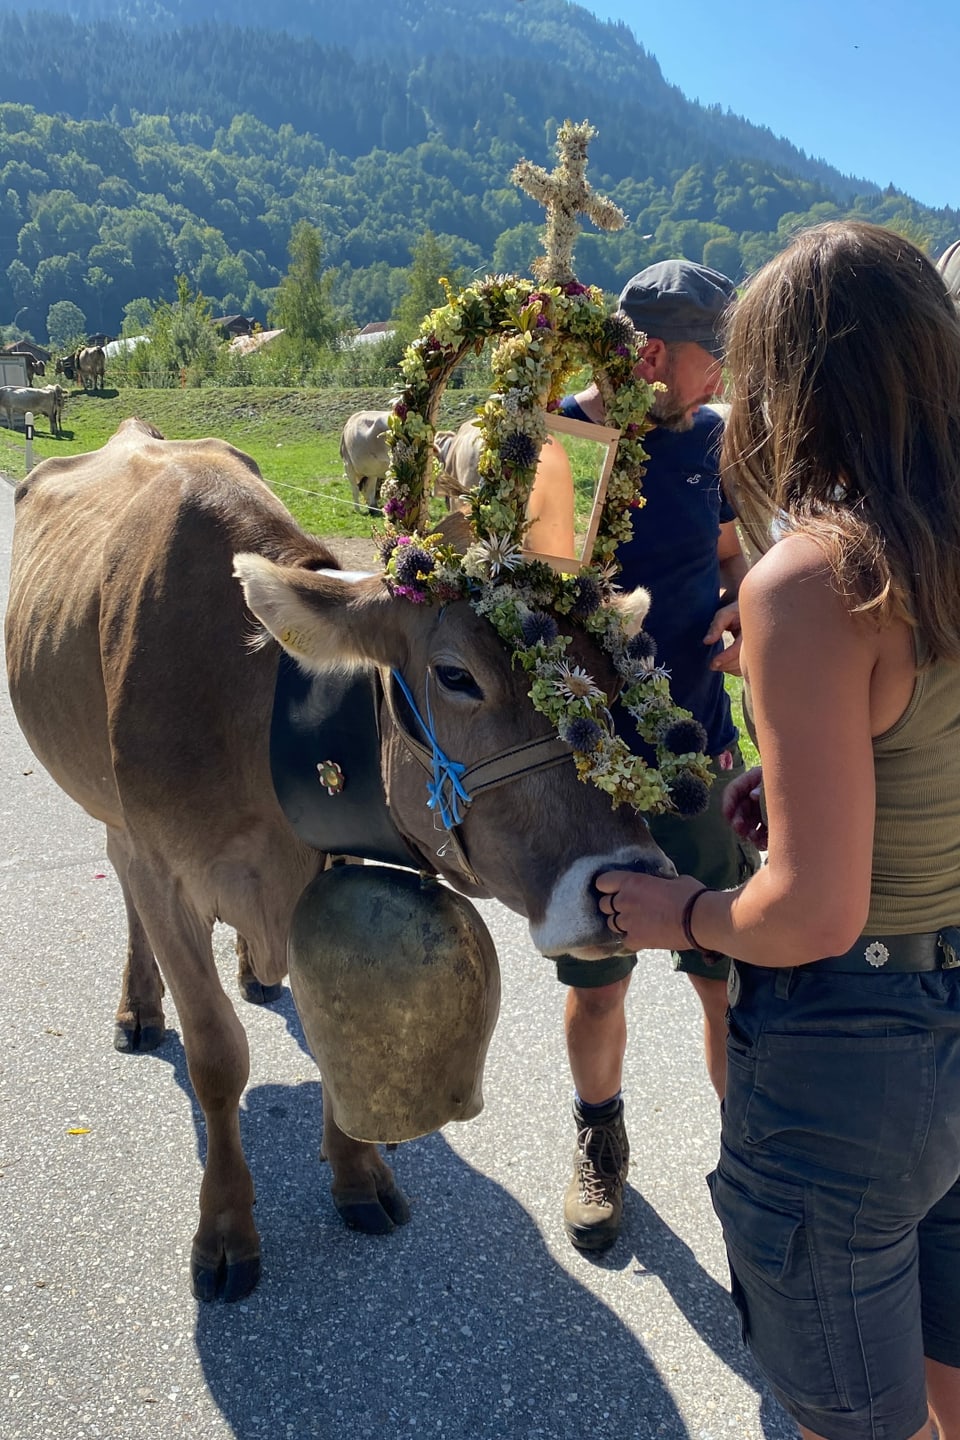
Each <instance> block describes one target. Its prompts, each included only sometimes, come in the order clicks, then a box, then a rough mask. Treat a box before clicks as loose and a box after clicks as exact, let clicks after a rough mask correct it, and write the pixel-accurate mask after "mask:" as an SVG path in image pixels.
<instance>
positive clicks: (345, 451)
mask: <svg viewBox="0 0 960 1440" xmlns="http://www.w3.org/2000/svg"><path fill="white" fill-rule="evenodd" d="M389 414H390V411H389V410H358V411H357V412H356V414H355V415H351V416H350V417H349V419H348V420H347V423H346V424H345V425H344V427H343V434H342V435H341V436H340V459H341V460H342V461H343V469H344V472H345V474H346V477H347V479H348V480H349V481H350V489H351V490H352V491H353V501H354V504H355V505H356V506H357V507H358V509H360V510H363V511H366V512H367V513H368V514H369V512H370V511H371V510H374V509H377V508H379V503H380V484H381V481H382V480H383V478H384V476H385V475H386V473H387V467H388V466H389V464H390V452H389V450H388V449H387V418H388V416H389Z"/></svg>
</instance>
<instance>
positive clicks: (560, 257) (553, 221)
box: [510, 120, 627, 285]
mask: <svg viewBox="0 0 960 1440" xmlns="http://www.w3.org/2000/svg"><path fill="white" fill-rule="evenodd" d="M596 133H597V132H596V130H595V129H594V128H593V126H592V125H591V124H589V122H588V121H586V120H584V121H582V122H581V124H579V125H575V124H574V123H573V121H572V120H565V121H564V122H563V124H562V125H561V126H560V129H559V130H558V131H557V158H558V161H559V163H558V165H557V168H556V169H555V170H552V171H548V170H544V168H543V166H542V165H532V164H531V163H530V161H529V160H521V161H520V162H519V163H518V164H517V165H516V166H514V169H513V172H512V174H511V176H510V178H511V180H513V182H514V184H515V185H519V186H520V188H521V189H522V190H525V191H526V192H527V194H528V195H530V196H531V197H532V198H533V199H534V200H538V201H539V202H540V204H541V205H543V206H544V208H545V209H546V212H547V225H546V231H545V235H544V249H545V252H546V253H545V254H543V255H541V256H539V257H538V259H536V260H535V261H534V263H533V272H534V274H535V275H536V277H537V279H538V281H539V282H540V284H541V285H569V284H571V283H572V282H573V281H575V280H576V278H577V277H576V275H575V274H574V272H573V247H574V245H575V244H576V242H577V235H578V234H579V231H580V226H579V223H578V221H577V216H578V215H586V216H587V218H588V219H590V220H592V221H593V223H594V225H596V226H597V228H598V229H599V230H620V229H622V228H623V226H624V225H625V224H626V220H627V217H626V216H625V215H624V213H623V211H622V210H621V209H620V208H619V206H617V205H614V203H613V201H612V200H607V199H606V198H605V197H604V196H602V195H597V194H596V193H595V191H594V190H593V189H592V188H591V187H590V185H588V183H587V180H586V177H585V173H584V172H585V171H586V168H587V146H588V145H589V143H590V141H591V140H592V139H593V137H594V135H596Z"/></svg>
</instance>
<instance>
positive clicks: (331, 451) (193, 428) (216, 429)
mask: <svg viewBox="0 0 960 1440" xmlns="http://www.w3.org/2000/svg"><path fill="white" fill-rule="evenodd" d="M390 398H391V397H390V394H389V392H387V391H385V390H336V389H330V390H281V389H267V388H257V387H252V386H251V387H244V388H239V389H233V390H222V389H212V388H211V389H202V390H196V389H189V390H187V389H185V390H134V389H129V390H122V391H119V392H118V391H117V390H115V389H111V388H110V387H109V386H108V387H107V389H106V390H105V391H104V393H103V394H88V393H85V392H84V391H82V390H76V391H73V390H72V391H70V393H69V397H68V400H67V405H66V408H65V411H64V417H63V432H64V433H63V436H62V437H61V438H60V439H56V438H54V437H53V436H51V435H50V434H49V430H48V428H47V421H46V418H45V417H41V419H40V421H39V424H38V426H37V429H36V432H35V438H34V442H33V453H34V463H35V464H36V463H38V462H39V461H40V460H45V459H46V458H47V457H48V456H51V455H80V454H83V453H85V452H86V451H88V450H98V449H99V448H100V447H101V445H103V444H104V443H105V442H106V441H107V440H108V439H109V438H110V436H111V435H112V434H113V432H114V431H115V430H116V428H117V426H118V425H119V424H120V422H121V420H124V419H126V418H127V417H128V416H131V415H137V416H139V417H140V418H141V419H143V420H148V421H149V422H150V424H152V425H155V426H156V428H157V429H158V430H161V431H162V432H163V434H164V435H166V437H167V438H168V439H169V440H189V439H192V438H194V437H197V436H205V435H215V436H217V437H218V438H219V439H221V440H227V441H229V443H230V444H231V445H235V446H236V447H237V449H239V450H243V451H245V452H246V453H247V454H248V455H250V456H251V457H252V458H253V459H254V460H255V461H256V463H257V465H258V466H259V468H260V471H261V474H262V475H263V476H264V478H265V479H266V480H267V481H268V483H269V484H270V485H271V486H272V487H273V488H274V489H275V490H276V492H277V494H278V495H279V496H280V498H281V499H282V500H283V502H284V504H285V505H287V506H288V507H289V509H290V510H291V511H292V512H293V514H294V515H295V516H296V518H297V520H298V521H299V522H300V524H301V525H303V527H304V528H305V529H306V530H310V531H312V532H313V533H314V534H316V535H324V536H342V537H361V538H367V537H369V536H370V534H371V529H372V522H371V520H370V517H369V516H365V515H359V514H358V513H357V512H356V510H355V509H354V507H353V502H352V500H351V497H350V487H349V485H348V484H347V482H346V480H345V479H344V477H343V467H342V465H341V461H340V431H341V430H342V428H343V424H344V421H345V420H346V418H347V416H348V415H351V414H352V413H353V412H354V411H355V410H379V409H385V408H386V407H387V406H388V404H389V402H390ZM480 398H481V397H478V396H476V395H473V394H471V393H469V392H467V391H465V390H449V389H448V391H447V393H446V395H445V396H444V402H443V406H442V409H441V416H440V423H441V425H442V426H444V427H445V428H449V429H454V428H456V426H457V425H459V424H460V422H461V421H462V420H465V419H467V418H468V417H469V416H471V415H472V414H473V413H474V411H475V408H476V406H477V404H478V403H479V400H480ZM23 441H24V437H23V433H22V431H20V432H16V431H13V432H11V431H8V430H5V429H3V428H2V427H0V469H2V470H5V471H6V472H7V473H8V474H11V475H14V476H16V477H17V478H18V479H19V478H21V477H22V476H23V473H24V452H23ZM564 444H565V445H566V447H567V451H568V454H569V456H570V460H571V465H572V468H573V472H574V485H575V491H576V504H577V521H578V526H582V525H583V524H584V523H585V520H586V517H587V516H588V515H589V511H590V505H591V502H592V497H593V486H594V484H595V481H596V476H597V474H598V470H599V463H598V447H597V446H595V445H592V444H590V442H589V441H582V440H571V439H570V438H569V437H564ZM727 689H728V691H729V693H730V696H731V700H732V703H733V708H734V719H735V721H736V724H737V726H738V728H739V730H740V736H741V739H740V745H741V748H742V750H743V754H744V759H745V761H746V763H747V764H748V765H755V764H757V763H758V761H757V754H756V750H755V749H754V747H753V745H752V743H751V741H750V737H749V736H748V734H747V732H746V729H745V727H744V725H743V718H742V711H741V690H742V682H741V681H739V680H736V679H728V680H727Z"/></svg>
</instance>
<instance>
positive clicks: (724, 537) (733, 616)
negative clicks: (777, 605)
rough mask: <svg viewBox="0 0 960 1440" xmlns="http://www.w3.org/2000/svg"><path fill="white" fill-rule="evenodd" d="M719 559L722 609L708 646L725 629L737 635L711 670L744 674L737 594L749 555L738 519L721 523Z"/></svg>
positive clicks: (706, 638) (712, 624) (706, 642)
mask: <svg viewBox="0 0 960 1440" xmlns="http://www.w3.org/2000/svg"><path fill="white" fill-rule="evenodd" d="M717 560H718V561H719V562H720V608H719V609H718V610H717V613H716V614H715V615H714V617H713V620H712V621H711V622H710V629H709V630H708V631H707V633H706V635H704V637H703V643H704V645H713V644H715V643H716V641H717V640H719V639H720V637H721V635H722V634H723V632H724V631H725V630H729V632H730V634H731V635H732V636H733V644H732V645H731V646H729V647H728V649H726V650H722V651H721V652H720V653H719V654H718V655H715V656H714V657H713V659H712V660H711V661H710V666H711V669H713V670H722V671H723V672H724V674H727V675H739V674H740V602H739V601H738V599H737V595H738V594H739V592H740V585H741V582H742V581H743V578H744V576H745V575H746V573H747V570H748V568H749V567H748V565H747V558H746V556H745V555H744V553H743V550H742V549H741V547H740V537H739V535H738V534H737V526H736V523H735V521H733V520H727V521H726V522H725V523H724V524H722V525H721V526H720V538H719V539H718V541H717Z"/></svg>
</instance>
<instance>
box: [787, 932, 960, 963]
mask: <svg viewBox="0 0 960 1440" xmlns="http://www.w3.org/2000/svg"><path fill="white" fill-rule="evenodd" d="M957 966H960V927H958V926H956V925H945V926H944V927H943V929H942V930H927V931H925V932H924V933H923V934H921V935H861V936H860V938H859V940H857V941H856V943H855V944H853V945H851V946H850V949H849V950H847V951H846V952H845V954H843V955H828V956H827V957H826V959H824V960H814V961H813V963H812V964H811V965H809V966H808V965H801V966H800V967H799V969H800V970H808V969H809V970H836V971H839V972H840V973H841V974H843V975H858V974H864V975H869V974H871V973H872V974H877V973H879V972H881V971H885V972H886V973H887V974H890V973H892V972H894V971H900V972H911V971H919V970H953V969H955V968H956V967H957Z"/></svg>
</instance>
